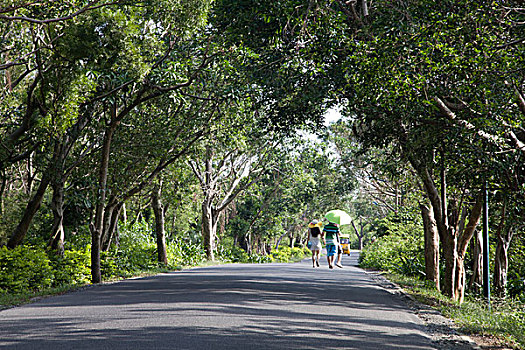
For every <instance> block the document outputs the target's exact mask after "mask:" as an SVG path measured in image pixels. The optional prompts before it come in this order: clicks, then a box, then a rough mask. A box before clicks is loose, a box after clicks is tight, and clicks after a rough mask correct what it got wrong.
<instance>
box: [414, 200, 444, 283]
mask: <svg viewBox="0 0 525 350" xmlns="http://www.w3.org/2000/svg"><path fill="white" fill-rule="evenodd" d="M419 207H420V209H421V216H422V218H423V227H424V235H425V277H426V279H427V280H429V281H432V282H433V283H434V284H435V286H436V289H437V290H439V289H440V285H439V284H440V282H439V278H440V276H439V233H438V231H437V224H436V220H435V219H434V213H433V211H432V209H431V208H429V207H428V206H426V205H424V204H420V205H419Z"/></svg>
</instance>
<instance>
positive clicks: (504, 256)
mask: <svg viewBox="0 0 525 350" xmlns="http://www.w3.org/2000/svg"><path fill="white" fill-rule="evenodd" d="M506 218H507V202H506V201H504V203H503V207H502V209H501V218H500V223H499V226H498V230H497V232H496V238H497V240H498V241H497V243H496V253H495V256H494V293H495V294H496V295H497V296H499V297H505V295H506V293H507V288H506V287H507V271H508V267H509V247H510V242H511V240H512V236H513V230H512V227H511V226H510V225H507V224H506Z"/></svg>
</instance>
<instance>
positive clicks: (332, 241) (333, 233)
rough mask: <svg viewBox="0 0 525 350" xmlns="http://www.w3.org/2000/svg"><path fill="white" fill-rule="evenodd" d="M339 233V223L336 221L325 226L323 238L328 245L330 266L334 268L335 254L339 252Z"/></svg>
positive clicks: (327, 253) (327, 257)
mask: <svg viewBox="0 0 525 350" xmlns="http://www.w3.org/2000/svg"><path fill="white" fill-rule="evenodd" d="M338 235H339V225H337V224H336V223H334V222H330V221H329V222H328V224H326V225H325V226H324V227H323V232H322V238H323V243H324V244H325V246H326V260H327V261H328V268H330V269H333V268H334V260H335V254H336V253H337V247H338V246H339V244H338V241H339V239H338Z"/></svg>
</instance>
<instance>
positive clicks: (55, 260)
mask: <svg viewBox="0 0 525 350" xmlns="http://www.w3.org/2000/svg"><path fill="white" fill-rule="evenodd" d="M167 250H168V261H169V265H168V266H165V265H162V264H159V263H158V262H157V261H156V258H157V256H156V246H155V244H154V243H153V242H152V241H151V240H149V239H147V240H142V241H141V240H140V239H136V240H132V239H130V240H126V239H124V240H123V241H122V242H121V245H120V246H119V248H118V249H116V248H115V249H112V250H109V251H107V252H103V253H102V257H101V261H102V276H103V280H104V281H110V280H118V279H122V278H129V277H133V276H140V275H147V274H154V273H159V272H166V271H173V270H180V269H182V268H183V267H191V266H198V265H200V264H202V263H205V262H206V256H205V254H204V249H202V246H201V245H200V244H195V243H191V242H187V241H184V240H178V239H174V240H170V241H169V242H168V244H167ZM307 253H308V251H307V250H305V249H301V248H289V247H280V248H279V249H278V250H275V251H274V252H273V253H272V254H270V255H264V256H262V255H251V256H250V255H248V254H247V253H246V252H245V251H244V250H242V249H241V248H237V247H234V248H228V249H226V248H222V247H221V248H219V252H218V263H232V262H233V263H236V262H241V263H271V262H291V261H299V260H301V259H303V258H304V256H305V254H307ZM90 264H91V258H90V246H89V245H87V246H85V247H84V248H83V249H67V250H66V251H65V253H64V255H63V256H58V255H56V254H54V253H53V252H50V251H48V250H46V248H45V247H44V246H19V247H17V248H15V249H7V248H6V247H1V248H0V266H1V267H0V305H3V306H10V305H17V304H21V303H24V302H27V301H29V300H30V299H32V298H34V297H38V296H43V295H52V294H59V293H63V292H65V291H68V290H73V289H75V288H78V287H80V286H84V285H87V284H89V283H90V279H91V271H90Z"/></svg>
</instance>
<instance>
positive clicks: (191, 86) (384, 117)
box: [0, 0, 525, 341]
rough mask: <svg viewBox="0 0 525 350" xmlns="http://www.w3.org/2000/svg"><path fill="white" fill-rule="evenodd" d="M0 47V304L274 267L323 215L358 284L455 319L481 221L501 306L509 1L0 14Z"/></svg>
mask: <svg viewBox="0 0 525 350" xmlns="http://www.w3.org/2000/svg"><path fill="white" fill-rule="evenodd" d="M0 32H1V33H2V36H1V42H2V47H3V49H2V50H0V84H1V86H2V88H1V89H0V246H2V248H1V250H0V256H1V259H2V264H1V265H0V269H1V270H0V293H1V294H2V295H3V296H6V297H9V296H11V295H12V294H13V293H15V294H20V293H21V294H24V293H32V292H37V291H42V290H45V289H47V288H63V286H66V288H67V286H71V285H73V286H75V285H83V284H85V283H87V281H89V283H94V284H96V283H101V282H103V281H107V280H112V279H117V278H125V277H128V276H132V275H136V274H141V273H148V272H151V271H157V269H160V271H164V270H173V269H178V268H180V267H181V266H196V265H198V264H202V263H210V264H213V263H220V262H269V261H274V260H275V261H277V260H278V261H287V260H288V259H289V256H292V257H293V256H299V255H300V253H299V251H301V250H302V249H303V248H304V246H305V245H306V240H307V237H306V229H305V227H306V225H307V223H308V222H309V221H310V220H312V219H322V218H323V215H324V213H326V212H327V211H328V210H330V209H343V210H345V211H347V212H348V213H349V214H350V215H351V216H352V218H353V221H352V224H351V225H348V226H346V227H344V228H343V233H345V234H348V235H352V237H354V238H353V244H354V247H355V248H358V249H361V248H363V247H364V248H365V250H364V253H363V261H362V263H363V265H364V266H368V267H371V268H375V269H380V270H385V271H389V272H391V273H396V274H403V275H408V276H413V277H417V278H422V279H425V280H427V281H430V283H432V285H433V288H434V289H435V290H436V291H437V292H439V293H441V294H442V295H444V297H445V298H448V299H450V302H451V304H453V305H456V303H457V304H458V305H462V303H467V302H472V303H476V300H478V299H477V298H478V297H479V295H480V286H481V283H482V281H481V280H482V278H481V277H482V272H483V271H482V266H483V264H482V259H483V256H484V254H483V249H484V248H483V245H482V244H481V231H482V229H481V226H482V220H483V215H482V213H483V212H484V209H485V208H486V209H488V212H489V213H490V218H488V226H489V234H490V257H489V258H490V266H491V271H490V272H491V277H492V287H493V288H492V290H493V292H494V293H493V294H494V297H495V299H496V297H497V298H498V299H497V300H501V302H498V307H500V306H499V305H505V304H506V303H508V305H518V304H514V303H518V302H520V301H523V298H524V293H525V286H524V281H525V258H524V257H525V128H524V125H525V79H524V76H525V39H524V38H525V10H524V9H523V4H522V1H521V0H520V1H518V0H505V1H492V2H479V1H471V0H443V1H433V0H412V1H391V0H375V1H369V0H359V1H342V0H335V1H334V0H316V1H299V0H282V1H275V0H257V1H251V0H247V1H237V0H214V1H211V0H186V1H179V0H148V1H139V0H126V1H105V2H104V1H100V0H71V1H67V2H60V1H30V2H27V1H26V2H24V1H19V0H7V1H4V2H3V5H0ZM329 112H333V113H335V114H336V115H338V118H336V119H338V120H337V121H336V122H332V123H330V124H329V125H327V123H325V116H326V115H327V113H329ZM486 199H488V203H487V206H486V207H485V204H486V202H487V201H486ZM285 246H286V247H287V248H285ZM463 282H465V283H463ZM482 304H483V303H481V305H482ZM502 307H503V306H502ZM494 309H496V307H495V308H494ZM509 309H510V308H509ZM517 309H518V310H519V309H520V308H519V307H518V308H517ZM480 312H481V311H480ZM472 313H473V314H475V313H477V311H475V312H472ZM511 314H512V315H515V321H513V322H514V323H515V324H518V325H519V324H521V323H522V322H523V321H522V320H523V315H522V314H521V313H519V312H518V313H516V314H514V313H511ZM479 324H484V323H483V322H479ZM508 326H509V328H510V329H513V328H515V327H511V326H510V325H508ZM520 327H521V326H520ZM517 329H520V328H519V327H518V328H517ZM516 339H517V338H516ZM516 341H519V340H516Z"/></svg>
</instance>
